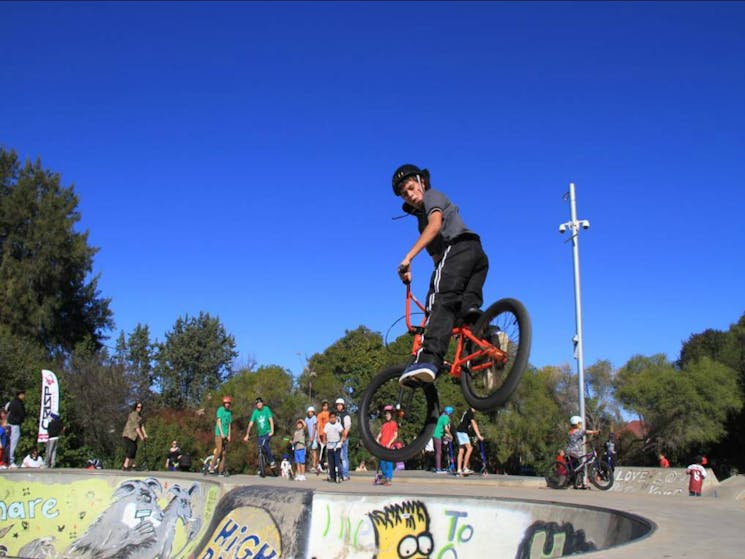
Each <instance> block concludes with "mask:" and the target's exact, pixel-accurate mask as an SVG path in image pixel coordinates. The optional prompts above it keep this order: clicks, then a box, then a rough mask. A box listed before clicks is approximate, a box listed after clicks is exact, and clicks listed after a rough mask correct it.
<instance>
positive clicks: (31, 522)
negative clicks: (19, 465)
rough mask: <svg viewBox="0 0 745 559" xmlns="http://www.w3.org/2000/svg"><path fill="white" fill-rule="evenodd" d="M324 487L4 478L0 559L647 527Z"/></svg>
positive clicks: (553, 510) (180, 479)
mask: <svg viewBox="0 0 745 559" xmlns="http://www.w3.org/2000/svg"><path fill="white" fill-rule="evenodd" d="M328 487H329V488H330V489H331V491H322V490H319V489H318V488H310V487H309V486H304V487H298V488H295V486H292V487H286V486H275V485H271V483H270V482H269V480H261V479H259V478H256V477H253V476H236V477H231V478H227V479H220V480H217V479H215V478H208V477H203V476H201V475H194V474H176V473H174V474H171V473H160V472H153V473H152V474H151V475H148V473H146V472H143V473H142V474H140V473H137V474H133V473H125V472H114V471H104V470H99V471H85V470H66V471H63V470H55V471H54V472H52V471H44V470H41V471H33V472H30V473H29V472H28V471H27V470H16V471H13V472H3V473H1V474H0V556H1V555H5V556H10V557H26V558H39V559H41V558H53V557H68V558H73V557H80V558H83V557H90V558H94V557H95V558H97V559H104V558H109V557H111V558H122V559H124V558H127V559H150V558H153V559H154V558H156V557H159V558H161V559H166V558H171V557H173V558H186V559H192V558H200V559H202V558H203V559H218V558H225V559H227V558H236V559H238V558H240V559H247V558H253V559H259V558H263V559H279V558H298V559H299V558H307V559H311V558H315V559H329V558H341V557H344V558H358V557H359V558H376V559H393V558H395V559H401V558H412V559H428V558H432V559H434V558H448V559H463V558H483V557H490V558H496V559H499V558H510V559H513V558H515V559H522V558H525V559H528V558H544V557H561V556H565V555H573V554H578V553H583V552H592V551H598V550H603V549H608V548H610V547H614V546H619V545H623V544H625V543H628V542H631V541H633V540H636V539H639V538H642V537H644V536H646V535H647V534H649V533H651V531H653V530H654V528H655V527H654V524H653V523H652V522H650V521H648V520H645V519H643V518H641V517H639V516H635V515H631V514H626V513H623V512H619V511H613V510H609V509H604V508H598V507H589V506H575V505H569V504H559V503H552V502H541V501H521V500H511V499H510V500H508V499H493V498H486V497H464V496H459V497H452V496H439V495H416V494H414V493H415V488H412V487H408V488H406V489H404V488H397V489H394V490H393V491H396V492H398V491H408V494H397V493H394V492H392V491H386V492H385V493H381V492H375V494H373V491H372V490H373V487H372V486H370V493H369V494H360V493H350V492H346V493H345V492H344V491H343V489H344V486H336V485H328ZM385 489H389V490H390V489H391V488H385ZM445 491H446V488H443V492H445Z"/></svg>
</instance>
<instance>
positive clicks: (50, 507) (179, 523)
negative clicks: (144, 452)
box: [0, 476, 218, 559]
mask: <svg viewBox="0 0 745 559" xmlns="http://www.w3.org/2000/svg"><path fill="white" fill-rule="evenodd" d="M32 479H38V476H37V477H35V478H32ZM116 479H117V478H109V480H106V479H103V478H101V477H91V478H90V479H84V480H80V479H79V478H78V479H77V480H76V481H73V482H70V483H62V482H60V483H50V482H46V483H40V482H35V481H29V480H28V479H26V478H23V479H21V480H19V481H17V482H14V483H8V484H4V487H3V491H2V494H0V546H2V548H3V550H5V553H6V554H8V555H19V556H22V557H26V558H31V559H40V558H46V557H58V556H64V557H68V558H81V559H83V558H88V557H91V558H92V557H95V558H96V559H108V558H118V557H122V558H123V557H126V558H128V559H150V558H155V557H158V558H160V559H168V558H171V557H178V556H179V555H182V554H183V553H184V552H187V551H188V549H189V548H191V547H193V545H194V543H193V542H194V540H195V537H197V535H198V534H199V533H200V531H202V530H201V528H202V518H203V517H204V515H205V514H207V515H209V514H210V513H211V511H210V510H208V509H206V508H205V503H206V500H205V496H206V495H205V493H207V495H211V496H212V500H213V501H214V500H215V494H216V493H217V491H218V489H217V487H211V489H210V490H208V491H205V489H204V488H203V487H202V484H200V483H196V482H195V483H189V484H188V485H183V486H182V485H180V484H179V483H174V482H172V481H168V480H165V481H162V480H159V479H157V478H154V477H148V478H144V479H125V480H124V481H121V482H120V483H119V484H118V485H114V483H115V482H116ZM112 481H113V482H114V483H111V482H112Z"/></svg>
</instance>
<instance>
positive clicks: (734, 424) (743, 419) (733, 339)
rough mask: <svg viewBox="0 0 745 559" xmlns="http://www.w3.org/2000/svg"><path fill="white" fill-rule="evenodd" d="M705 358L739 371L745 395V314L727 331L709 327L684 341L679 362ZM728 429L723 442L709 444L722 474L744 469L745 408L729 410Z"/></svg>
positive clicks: (739, 382) (685, 362) (686, 364)
mask: <svg viewBox="0 0 745 559" xmlns="http://www.w3.org/2000/svg"><path fill="white" fill-rule="evenodd" d="M703 357H708V358H710V359H712V360H714V361H716V362H719V363H722V364H724V365H726V366H728V367H730V368H732V369H734V370H735V371H737V376H738V388H739V393H740V394H741V395H742V394H745V314H743V315H742V316H741V317H740V320H739V321H738V322H737V323H735V324H732V325H731V326H730V327H729V329H728V330H727V331H726V332H723V331H719V330H711V329H709V330H705V331H704V332H702V333H700V334H694V335H692V336H691V337H690V338H689V339H688V340H687V341H686V342H685V343H684V344H683V347H682V349H681V352H680V361H679V363H680V365H681V366H682V367H686V366H689V365H690V364H691V363H694V362H696V361H698V360H700V359H702V358H703ZM725 430H726V432H727V433H726V435H725V436H724V437H723V438H722V439H721V441H719V442H718V443H715V444H712V445H710V446H709V453H710V455H712V456H714V457H716V462H717V464H716V465H717V466H718V468H717V475H719V476H728V475H730V473H737V471H741V472H742V471H745V408H741V409H739V410H737V411H731V412H730V413H729V415H728V417H727V421H726V423H725ZM700 450H702V449H696V451H697V452H698V451H700ZM733 468H734V469H733Z"/></svg>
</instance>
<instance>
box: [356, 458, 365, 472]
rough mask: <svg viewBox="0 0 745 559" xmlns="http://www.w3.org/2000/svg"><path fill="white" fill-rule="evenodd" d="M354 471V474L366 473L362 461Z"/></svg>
mask: <svg viewBox="0 0 745 559" xmlns="http://www.w3.org/2000/svg"><path fill="white" fill-rule="evenodd" d="M354 471H355V472H366V471H367V466H366V465H365V461H364V460H360V463H359V466H357V467H356V468H355V469H354Z"/></svg>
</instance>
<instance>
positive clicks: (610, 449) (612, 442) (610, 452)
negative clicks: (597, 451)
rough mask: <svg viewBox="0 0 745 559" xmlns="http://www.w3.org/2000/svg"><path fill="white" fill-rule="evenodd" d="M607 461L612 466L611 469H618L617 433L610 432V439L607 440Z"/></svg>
mask: <svg viewBox="0 0 745 559" xmlns="http://www.w3.org/2000/svg"><path fill="white" fill-rule="evenodd" d="M605 461H606V462H607V463H608V465H609V466H610V469H611V470H615V469H616V435H615V433H610V434H609V435H608V440H607V441H605Z"/></svg>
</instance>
